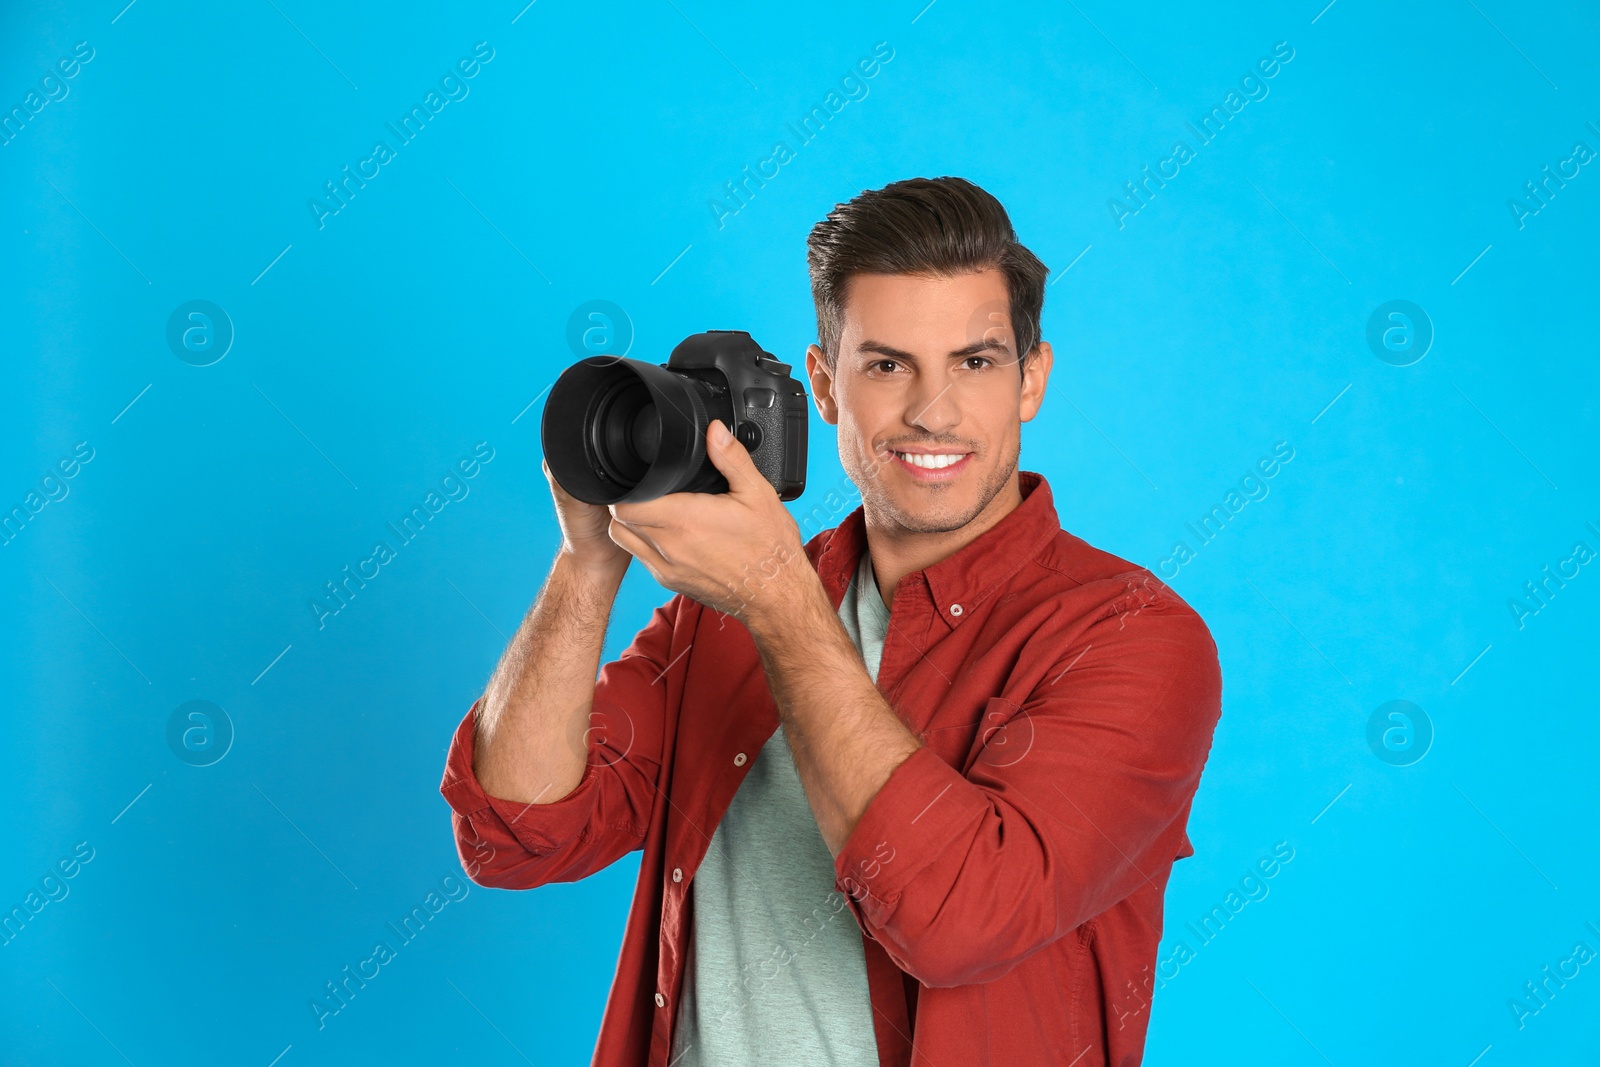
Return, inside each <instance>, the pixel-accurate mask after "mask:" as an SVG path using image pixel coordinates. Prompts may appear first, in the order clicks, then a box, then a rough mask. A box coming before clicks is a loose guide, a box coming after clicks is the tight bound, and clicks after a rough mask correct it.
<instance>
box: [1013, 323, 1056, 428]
mask: <svg viewBox="0 0 1600 1067" xmlns="http://www.w3.org/2000/svg"><path fill="white" fill-rule="evenodd" d="M1054 361H1055V354H1054V353H1053V352H1051V351H1050V342H1049V341H1040V342H1039V343H1038V344H1037V345H1035V346H1034V348H1033V355H1032V356H1031V357H1029V359H1028V361H1027V362H1026V363H1024V364H1023V365H1022V403H1021V405H1020V410H1019V412H1018V413H1019V414H1020V415H1021V418H1022V421H1023V422H1027V421H1029V420H1030V419H1032V418H1033V417H1034V416H1035V415H1037V414H1039V406H1040V405H1041V404H1043V403H1044V388H1045V385H1046V383H1047V382H1049V380H1050V368H1051V366H1052V365H1053V363H1054Z"/></svg>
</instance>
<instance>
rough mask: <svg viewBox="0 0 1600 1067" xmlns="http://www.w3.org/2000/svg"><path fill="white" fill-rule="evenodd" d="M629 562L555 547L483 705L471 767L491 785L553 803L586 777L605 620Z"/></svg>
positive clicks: (499, 791) (508, 795) (494, 790)
mask: <svg viewBox="0 0 1600 1067" xmlns="http://www.w3.org/2000/svg"><path fill="white" fill-rule="evenodd" d="M626 571H627V560H626V558H624V560H623V565H622V566H621V567H620V568H605V569H592V568H587V567H585V566H584V565H582V564H580V563H578V562H576V561H575V560H574V559H573V557H571V556H570V555H568V554H567V553H566V552H560V553H558V554H557V556H556V559H555V563H554V564H553V565H552V566H551V568H550V574H549V576H548V577H547V578H546V579H545V583H544V587H543V588H542V589H541V590H540V591H539V596H538V598H537V599H536V600H535V602H534V605H533V607H532V608H530V609H529V610H528V614H527V616H526V617H525V618H524V619H523V620H522V624H521V626H519V627H518V628H517V632H516V635H515V636H514V637H512V639H511V643H510V644H509V645H508V646H506V650H505V653H504V654H503V655H502V656H501V657H500V663H499V665H498V666H497V667H496V668H495V671H494V674H493V675H492V676H491V677H490V679H489V684H488V687H487V688H486V689H485V691H484V696H483V700H482V702H481V703H480V704H479V706H478V718H477V728H476V733H475V738H474V751H473V773H474V774H476V775H477V778H478V782H479V784H480V785H481V786H482V787H483V789H484V791H485V792H486V793H489V794H490V795H492V796H496V797H500V798H502V799H504V800H511V801H519V802H526V803H532V804H550V803H553V802H555V801H557V800H560V799H561V798H562V797H564V796H566V795H567V794H568V793H570V792H572V790H573V789H574V788H576V787H577V785H578V782H579V781H580V780H581V779H582V777H583V769H584V762H585V760H586V758H587V746H586V744H585V740H584V735H585V732H586V730H587V727H588V724H589V713H590V710H591V707H592V705H593V702H594V684H595V676H596V674H597V673H598V672H599V669H600V654H601V650H602V647H603V645H604V643H605V631H606V623H607V621H608V620H609V619H610V616H611V606H612V603H613V601H614V600H615V599H616V594H617V588H618V587H619V586H620V585H621V584H622V577H623V575H624V574H625V573H626Z"/></svg>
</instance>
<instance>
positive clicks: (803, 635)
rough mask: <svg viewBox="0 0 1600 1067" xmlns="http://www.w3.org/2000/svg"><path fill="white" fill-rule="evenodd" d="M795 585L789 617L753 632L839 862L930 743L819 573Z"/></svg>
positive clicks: (756, 625) (751, 624) (774, 616)
mask: <svg viewBox="0 0 1600 1067" xmlns="http://www.w3.org/2000/svg"><path fill="white" fill-rule="evenodd" d="M808 570H809V568H808ZM796 584H797V585H798V586H799V588H797V589H795V590H794V591H793V594H792V595H791V596H788V597H785V598H783V603H784V607H783V610H782V611H778V612H773V613H770V614H768V615H765V616H762V617H757V618H747V619H746V620H745V625H746V627H747V628H748V629H749V630H750V632H751V636H752V637H754V639H755V643H756V648H757V650H758V652H759V653H760V656H761V664H762V667H763V668H765V670H766V675H767V684H768V687H769V688H770V689H771V690H772V695H773V699H774V700H775V701H776V703H777V705H778V712H779V715H780V716H781V717H782V722H783V727H782V728H783V729H784V730H785V731H787V735H788V739H789V747H790V749H791V750H792V751H793V753H794V762H795V767H796V769H797V770H798V771H799V774H800V781H801V783H802V784H803V785H804V786H805V791H806V797H807V798H808V799H809V801H810V803H811V808H812V812H813V813H814V814H815V815H816V818H817V827H818V829H820V830H821V831H822V840H823V841H824V843H826V844H827V846H828V850H829V851H830V852H831V853H832V854H833V855H835V856H837V855H838V854H839V852H840V850H841V849H842V848H843V847H844V843H845V841H846V840H847V839H848V838H849V836H850V833H851V831H852V830H854V829H855V826H856V823H858V822H859V821H860V820H861V815H862V813H863V812H865V811H866V809H867V805H868V803H870V802H871V800H872V798H873V797H874V796H876V795H877V793H878V790H879V789H881V788H882V787H883V784H884V783H885V782H886V781H888V779H889V775H890V774H891V773H892V772H893V771H894V769H895V768H896V767H898V766H900V764H901V763H903V762H904V761H905V759H906V758H907V757H908V756H910V755H911V754H912V753H913V752H915V751H916V750H917V749H919V748H921V747H922V742H921V741H919V740H918V739H917V737H916V735H915V734H913V733H912V732H911V731H910V730H909V729H908V728H907V727H906V725H905V723H903V722H902V721H901V719H900V717H899V716H898V715H897V714H895V711H894V709H893V708H891V707H890V706H889V704H888V702H887V701H885V700H884V699H883V695H882V694H881V693H879V692H878V688H877V686H875V685H874V684H873V682H872V679H871V677H870V676H868V674H867V668H866V665H865V664H863V663H862V661H861V657H860V655H859V653H858V652H857V651H856V647H855V645H854V644H853V643H852V642H851V640H850V635H849V634H848V633H846V632H845V629H844V626H843V624H842V623H840V621H839V617H838V614H837V613H836V612H835V611H834V610H833V608H832V606H831V605H830V604H829V603H828V596H827V593H826V591H824V589H823V588H822V584H821V582H820V581H818V580H817V578H816V574H815V572H810V574H809V577H807V578H804V579H802V580H801V581H800V582H798V583H796Z"/></svg>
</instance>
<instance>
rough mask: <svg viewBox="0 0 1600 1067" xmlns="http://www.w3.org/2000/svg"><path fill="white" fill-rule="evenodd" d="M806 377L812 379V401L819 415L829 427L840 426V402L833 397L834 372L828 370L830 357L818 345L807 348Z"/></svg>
mask: <svg viewBox="0 0 1600 1067" xmlns="http://www.w3.org/2000/svg"><path fill="white" fill-rule="evenodd" d="M806 377H807V378H809V379H811V399H812V400H813V401H815V402H816V405H817V413H818V414H819V415H821V416H822V421H823V422H825V423H827V424H828V425H829V426H837V425H839V402H838V400H837V399H835V397H834V395H833V372H832V371H831V370H829V369H828V357H827V356H825V355H823V353H822V349H821V348H819V347H817V346H816V345H807V346H806Z"/></svg>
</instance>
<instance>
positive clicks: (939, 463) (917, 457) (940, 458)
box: [894, 453, 971, 470]
mask: <svg viewBox="0 0 1600 1067" xmlns="http://www.w3.org/2000/svg"><path fill="white" fill-rule="evenodd" d="M970 454H971V453H894V458H896V459H899V461H902V462H909V464H910V466H914V467H925V469H928V470H939V469H942V467H954V466H955V464H958V462H962V461H963V459H966V458H968V456H970Z"/></svg>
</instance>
